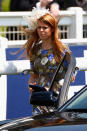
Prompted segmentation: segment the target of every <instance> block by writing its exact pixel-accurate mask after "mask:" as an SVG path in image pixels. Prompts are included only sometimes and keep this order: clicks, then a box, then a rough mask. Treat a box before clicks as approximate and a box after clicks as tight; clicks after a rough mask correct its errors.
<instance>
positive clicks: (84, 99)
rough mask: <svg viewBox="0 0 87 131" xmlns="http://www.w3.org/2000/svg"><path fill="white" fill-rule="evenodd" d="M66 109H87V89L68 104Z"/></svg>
mask: <svg viewBox="0 0 87 131" xmlns="http://www.w3.org/2000/svg"><path fill="white" fill-rule="evenodd" d="M66 109H87V90H86V91H85V92H83V93H82V94H81V95H80V96H79V97H78V98H76V99H75V100H74V101H73V102H72V103H71V104H70V105H68V107H67V108H66Z"/></svg>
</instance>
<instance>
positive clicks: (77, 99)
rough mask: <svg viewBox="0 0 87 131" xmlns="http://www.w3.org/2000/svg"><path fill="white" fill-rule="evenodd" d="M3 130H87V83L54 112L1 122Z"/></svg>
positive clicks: (0, 127)
mask: <svg viewBox="0 0 87 131" xmlns="http://www.w3.org/2000/svg"><path fill="white" fill-rule="evenodd" d="M0 130H2V131H10V130H12V131H44V130H45V131H53V130H54V131H58V130H59V131H65V130H67V131H73V130H74V131H87V85H86V86H85V87H83V88H82V89H81V90H80V91H79V92H78V93H77V94H75V96H73V97H72V98H71V99H70V100H68V101H67V102H66V103H65V104H64V105H62V106H61V107H60V108H58V109H57V110H55V111H53V112H48V113H44V114H39V115H36V116H32V117H24V118H19V119H16V120H15V119H14V120H6V121H3V122H0Z"/></svg>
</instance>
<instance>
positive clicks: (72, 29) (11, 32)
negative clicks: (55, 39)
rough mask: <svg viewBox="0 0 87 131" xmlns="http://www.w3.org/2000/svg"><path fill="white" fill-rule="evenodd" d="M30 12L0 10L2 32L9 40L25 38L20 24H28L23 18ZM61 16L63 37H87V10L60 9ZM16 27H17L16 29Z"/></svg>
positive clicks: (0, 29)
mask: <svg viewBox="0 0 87 131" xmlns="http://www.w3.org/2000/svg"><path fill="white" fill-rule="evenodd" d="M30 13H31V12H0V34H1V35H3V36H5V37H8V38H9V40H11V37H13V38H12V40H20V39H22V40H23V39H24V37H23V34H22V32H21V31H20V30H19V27H18V26H19V25H23V26H27V23H26V22H25V21H24V20H23V16H27V15H29V14H30ZM60 16H61V17H60V22H59V29H60V33H61V38H62V39H67V38H68V39H69V38H83V37H84V38H86V37H87V29H86V26H87V12H84V11H83V10H82V8H79V7H73V8H69V9H68V10H66V11H60ZM9 27H10V28H9ZM15 27H17V28H16V29H15ZM20 33H21V38H20ZM16 35H17V36H16ZM15 37H17V38H15ZM25 39H27V37H25Z"/></svg>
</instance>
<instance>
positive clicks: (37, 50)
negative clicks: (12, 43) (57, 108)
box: [24, 9, 74, 93]
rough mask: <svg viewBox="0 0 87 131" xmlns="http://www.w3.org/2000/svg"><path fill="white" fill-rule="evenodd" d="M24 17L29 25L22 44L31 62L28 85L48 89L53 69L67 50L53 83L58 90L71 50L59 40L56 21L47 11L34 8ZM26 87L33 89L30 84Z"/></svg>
mask: <svg viewBox="0 0 87 131" xmlns="http://www.w3.org/2000/svg"><path fill="white" fill-rule="evenodd" d="M25 19H26V20H27V22H28V25H29V27H28V30H27V33H28V34H29V39H28V41H27V43H26V44H25V45H24V47H25V49H26V50H25V51H26V53H27V57H28V58H29V59H30V62H31V71H30V78H29V85H38V86H43V87H44V88H45V89H46V90H47V91H48V90H49V88H50V85H51V81H52V78H53V76H54V74H55V71H56V69H57V67H58V65H59V64H60V62H61V60H62V58H63V56H64V54H65V52H67V57H66V59H65V61H64V64H63V66H62V68H61V71H60V73H59V75H58V76H57V78H56V80H55V83H54V85H53V86H54V90H55V91H57V92H58V91H59V88H60V84H61V83H60V81H61V79H62V80H63V78H64V75H65V72H66V71H67V66H68V64H69V58H70V52H71V51H70V50H69V49H68V48H67V47H66V46H65V45H63V44H62V43H61V42H60V40H59V31H58V23H57V21H56V19H55V17H54V16H53V15H51V14H50V12H49V11H46V9H43V10H37V9H34V10H33V11H32V12H31V14H30V16H29V17H27V18H25ZM73 79H74V78H73ZM28 89H29V91H30V93H32V92H33V91H34V90H33V89H32V88H31V86H29V87H28Z"/></svg>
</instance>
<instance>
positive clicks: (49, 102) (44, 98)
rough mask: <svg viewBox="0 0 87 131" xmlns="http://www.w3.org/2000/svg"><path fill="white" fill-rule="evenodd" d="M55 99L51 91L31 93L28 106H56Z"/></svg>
mask: <svg viewBox="0 0 87 131" xmlns="http://www.w3.org/2000/svg"><path fill="white" fill-rule="evenodd" d="M56 95H57V94H56ZM56 102H57V99H56V97H55V93H54V92H52V91H43V92H33V93H32V95H31V97H30V104H33V105H37V106H53V107H54V106H56Z"/></svg>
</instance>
